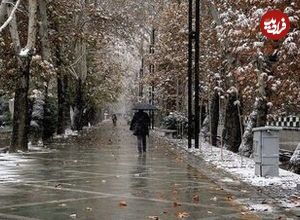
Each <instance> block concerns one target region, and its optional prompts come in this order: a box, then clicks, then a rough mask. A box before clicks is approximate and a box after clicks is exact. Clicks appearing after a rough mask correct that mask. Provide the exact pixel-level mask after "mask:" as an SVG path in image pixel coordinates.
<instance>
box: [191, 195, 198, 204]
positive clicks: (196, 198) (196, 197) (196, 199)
mask: <svg viewBox="0 0 300 220" xmlns="http://www.w3.org/2000/svg"><path fill="white" fill-rule="evenodd" d="M193 201H194V202H195V203H198V202H199V201H200V197H199V195H194V197H193Z"/></svg>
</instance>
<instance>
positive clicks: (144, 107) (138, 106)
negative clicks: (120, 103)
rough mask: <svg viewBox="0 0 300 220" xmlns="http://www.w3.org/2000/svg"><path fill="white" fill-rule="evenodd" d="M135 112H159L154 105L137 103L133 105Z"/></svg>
mask: <svg viewBox="0 0 300 220" xmlns="http://www.w3.org/2000/svg"><path fill="white" fill-rule="evenodd" d="M132 109H133V110H157V108H156V107H155V106H154V105H151V104H148V103H136V104H134V105H133V108H132Z"/></svg>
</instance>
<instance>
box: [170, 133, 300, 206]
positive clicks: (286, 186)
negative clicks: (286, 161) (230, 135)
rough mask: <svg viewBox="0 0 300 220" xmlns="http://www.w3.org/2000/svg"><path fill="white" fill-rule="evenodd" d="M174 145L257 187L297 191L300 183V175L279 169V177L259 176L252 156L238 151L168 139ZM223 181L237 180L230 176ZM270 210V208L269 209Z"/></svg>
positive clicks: (283, 201) (283, 202) (285, 201)
mask: <svg viewBox="0 0 300 220" xmlns="http://www.w3.org/2000/svg"><path fill="white" fill-rule="evenodd" d="M166 139H167V140H168V142H169V143H171V144H172V145H173V146H174V145H175V146H177V147H180V148H181V149H182V151H186V152H188V153H191V154H193V155H195V156H197V157H200V158H201V159H203V160H205V161H206V162H208V163H210V164H213V165H215V166H216V167H217V168H218V169H222V170H225V171H226V172H228V173H230V174H231V175H234V176H235V177H236V178H237V179H239V180H241V181H243V182H246V183H248V184H250V185H253V186H256V187H279V189H282V190H291V191H294V192H295V193H296V192H297V191H296V190H297V184H300V175H297V174H295V173H292V172H289V171H286V170H283V169H279V177H259V176H256V175H255V173H254V167H255V162H254V160H253V159H252V158H247V157H243V156H240V155H238V154H236V153H233V152H231V151H228V150H226V149H221V148H217V147H213V146H211V145H210V144H209V143H207V142H205V143H203V142H202V143H201V146H200V149H194V148H192V149H188V144H187V140H184V139H183V140H181V139H168V138H166ZM221 181H222V182H228V183H229V182H232V183H233V182H236V181H235V180H232V179H230V178H228V179H226V178H225V179H223V180H221ZM281 203H282V205H283V206H284V207H300V202H293V201H291V200H289V199H284V200H282V202H281ZM264 208H265V207H263V206H255V207H254V209H255V210H256V209H264ZM268 210H269V209H268Z"/></svg>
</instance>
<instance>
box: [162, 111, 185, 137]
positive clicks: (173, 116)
mask: <svg viewBox="0 0 300 220" xmlns="http://www.w3.org/2000/svg"><path fill="white" fill-rule="evenodd" d="M161 126H162V127H163V128H166V129H172V130H177V129H179V128H182V127H183V130H184V133H186V131H187V128H188V119H187V117H186V116H184V115H183V114H182V113H179V112H171V113H170V114H169V115H168V116H166V117H165V118H163V120H162V123H161Z"/></svg>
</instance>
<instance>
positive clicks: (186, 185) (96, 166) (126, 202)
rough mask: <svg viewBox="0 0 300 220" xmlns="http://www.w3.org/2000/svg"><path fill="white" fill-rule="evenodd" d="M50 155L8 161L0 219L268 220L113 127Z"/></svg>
mask: <svg viewBox="0 0 300 220" xmlns="http://www.w3.org/2000/svg"><path fill="white" fill-rule="evenodd" d="M48 147H49V148H50V150H43V151H35V152H30V153H26V154H21V155H20V154H19V155H0V219H22V220H26V219H43V220H44V219H45V220H48V219H55V220H65V219H88V220H94V219H95V220H143V219H150V220H151V219H152V220H155V219H159V220H172V219H191V220H192V219H261V218H259V217H258V216H256V215H254V214H251V213H248V212H246V211H245V208H243V207H242V206H241V205H239V204H238V203H237V202H235V201H234V200H233V199H232V196H231V194H230V193H229V192H226V190H223V189H221V188H220V187H219V186H218V185H216V184H215V183H214V182H212V181H211V180H210V179H208V178H207V177H206V176H205V175H204V174H202V173H201V172H199V171H198V170H196V169H194V168H192V167H191V166H189V165H188V164H186V163H185V162H184V161H182V160H181V159H180V158H178V157H177V156H176V155H174V154H172V153H170V152H169V151H168V150H167V149H166V147H165V146H157V145H156V144H154V143H153V140H151V138H150V147H149V149H148V152H147V153H146V154H145V155H138V153H137V151H136V148H135V138H134V137H133V136H131V135H130V133H129V131H128V127H127V126H125V125H120V124H119V125H118V126H117V127H113V126H112V125H111V123H110V122H106V123H102V124H101V125H100V127H99V128H97V129H94V130H92V131H90V132H89V133H88V134H86V135H83V136H82V137H79V138H73V139H72V140H71V141H70V140H69V141H66V142H65V141H57V143H56V144H53V145H49V146H48Z"/></svg>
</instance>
